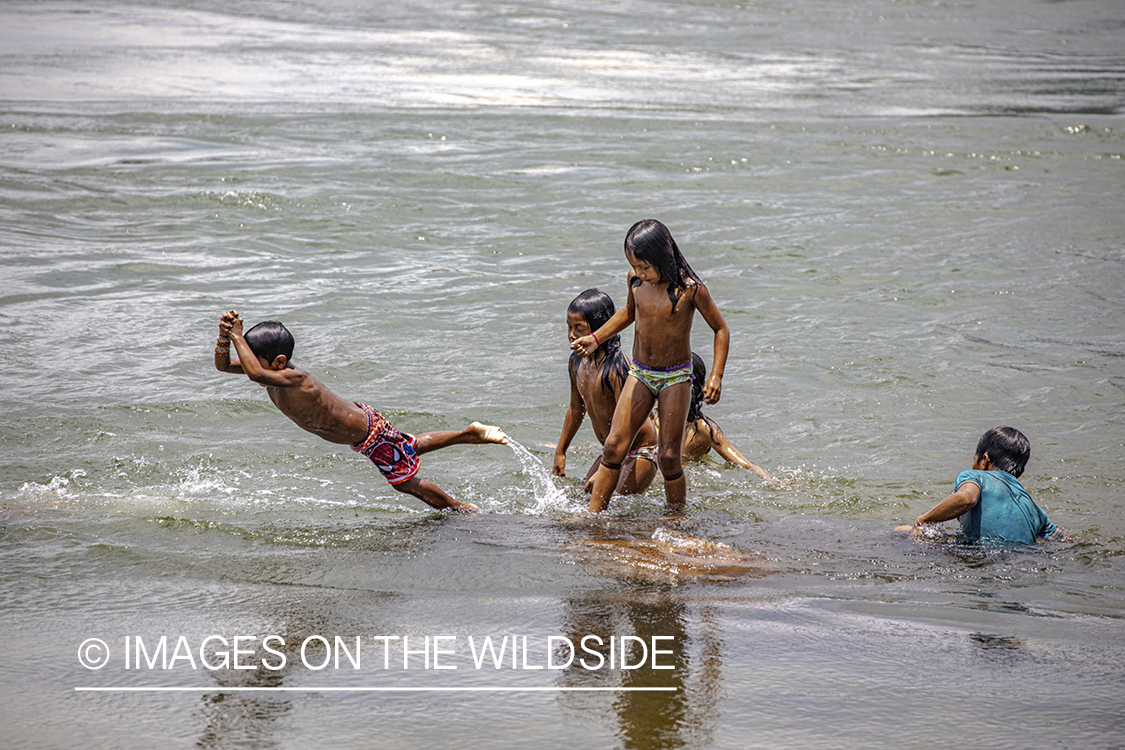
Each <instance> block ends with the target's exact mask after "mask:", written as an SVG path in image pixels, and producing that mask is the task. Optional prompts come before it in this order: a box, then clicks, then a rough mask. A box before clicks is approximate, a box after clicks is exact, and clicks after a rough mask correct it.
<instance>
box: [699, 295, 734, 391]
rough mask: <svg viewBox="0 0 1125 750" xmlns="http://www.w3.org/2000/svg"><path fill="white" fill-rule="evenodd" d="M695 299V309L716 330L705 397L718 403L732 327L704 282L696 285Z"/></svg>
mask: <svg viewBox="0 0 1125 750" xmlns="http://www.w3.org/2000/svg"><path fill="white" fill-rule="evenodd" d="M693 301H694V302H695V309H696V310H699V314H700V315H702V316H703V320H705V321H707V325H709V326H710V327H711V330H712V331H714V332H715V355H714V360H713V361H712V362H711V372H710V374H709V375H708V376H707V382H706V383H704V384H703V399H704V400H705V401H706V402H707V403H709V404H716V403H718V402H719V397H720V396H721V395H722V393H723V373H724V372H725V371H726V367H727V353H728V352H729V351H730V328H728V327H727V322H726V320H724V319H723V314H722V313H720V312H719V308H718V307H717V306H716V305H715V300H713V299H711V293H710V292H709V291H707V287H705V286H704V285H703V284H699V285H697V286H696V287H695V293H694V296H693Z"/></svg>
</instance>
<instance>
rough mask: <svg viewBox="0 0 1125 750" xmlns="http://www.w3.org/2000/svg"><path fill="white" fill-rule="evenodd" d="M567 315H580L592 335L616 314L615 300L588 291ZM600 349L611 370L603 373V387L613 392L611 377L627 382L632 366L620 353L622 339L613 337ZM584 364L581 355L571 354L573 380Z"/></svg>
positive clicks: (580, 295)
mask: <svg viewBox="0 0 1125 750" xmlns="http://www.w3.org/2000/svg"><path fill="white" fill-rule="evenodd" d="M566 311H567V313H568V314H569V313H574V314H576V315H581V316H582V319H583V320H585V321H586V325H588V326H589V327H590V332H591V333H593V332H594V331H596V330H598V329H599V328H601V327H602V326H604V325H605V324H606V323H607V322H608V321H609V319H610V318H612V317H613V314H614V313H615V312H617V308H616V306H615V305H614V304H613V299H612V298H611V297H610V296H609V295H608V294H606V293H605V292H603V291H602V290H600V289H587V290H586V291H584V292H582V293H581V294H579V295H578V296H577V297H575V298H574V299H573V300H571V301H570V304H569V305H567V308H566ZM598 350H599V351H601V352H604V354H605V357H606V362H607V363H608V365H609V366H608V367H606V368H604V369H603V370H602V388H603V389H604V390H607V391H612V390H613V383H612V381H611V380H610V376H611V375H614V376H616V377H617V378H618V379H619V380H620V381H621V382H624V381H625V377H626V375H628V370H629V363H628V362H626V361H625V355H624V354H622V353H621V336H620V334H614V335H613V336H610V337H609V338H608V339H606V340H605V341H603V342H601V346H599V347H598ZM581 361H582V356H581V355H580V354H572V355H571V357H570V377H571V379H572V380H573V379H574V377H575V372H577V369H578V363H579V362H581Z"/></svg>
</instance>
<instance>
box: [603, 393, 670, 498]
mask: <svg viewBox="0 0 1125 750" xmlns="http://www.w3.org/2000/svg"><path fill="white" fill-rule="evenodd" d="M689 395H690V394H689ZM653 400H654V399H653V396H652V391H650V390H649V389H648V388H647V387H646V386H645V385H644V384H643V383H641V381H639V380H637V379H636V378H635V377H633V376H632V375H630V376H629V377H628V378H627V379H626V380H625V385H624V386H623V387H622V389H621V396H620V397H619V398H618V399H617V408H615V409H614V410H613V422H612V423H611V424H610V428H609V437H607V438H606V440H605V445H603V446H602V465H601V467H600V468H599V469H598V473H597V474H595V475H594V486H593V490H592V492H591V493H590V512H591V513H601V512H602V511H603V510H605V509H606V506H608V505H609V498H610V496H611V495H612V494H613V491H614V489H615V488H616V487H617V482H618V479H620V477H621V465H622V464H623V463H624V461H625V457H626V455H627V454H628V452H629V446H630V445H632V444H633V439H634V438H635V437H636V436H637V432H638V431H639V430H640V429H641V425H643V424H644V423H645V420H646V419H648V413H649V412H650V411H651V410H652V403H653ZM685 414H686V412H685Z"/></svg>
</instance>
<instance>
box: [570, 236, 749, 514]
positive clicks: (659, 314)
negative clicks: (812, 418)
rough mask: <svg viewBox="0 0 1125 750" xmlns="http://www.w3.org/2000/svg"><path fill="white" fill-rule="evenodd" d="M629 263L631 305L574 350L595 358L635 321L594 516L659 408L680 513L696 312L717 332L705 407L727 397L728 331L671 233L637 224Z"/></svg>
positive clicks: (628, 243) (667, 476)
mask: <svg viewBox="0 0 1125 750" xmlns="http://www.w3.org/2000/svg"><path fill="white" fill-rule="evenodd" d="M625 258H626V260H628V261H629V267H630V270H629V277H628V279H629V298H628V301H627V302H626V303H625V306H624V307H622V308H621V309H620V310H618V311H617V312H616V313H614V315H613V317H612V318H610V319H609V320H608V321H607V322H606V323H605V324H604V325H603V326H601V327H600V328H599V329H598V330H596V331H594V332H593V333H591V334H590V335H589V336H583V337H581V338H579V339H576V340H575V341H574V343H572V344H571V347H570V348H571V349H573V350H574V351H576V352H578V353H579V354H581V355H582V356H584V357H587V356H590V355H591V354H593V353H594V352H595V351H597V350H598V347H599V346H600V345H601V342H602V341H605V340H607V339H609V338H610V337H611V336H615V335H617V334H619V333H620V332H621V331H623V330H624V329H625V328H627V327H628V326H629V324H631V323H633V322H634V321H636V323H637V327H636V329H634V334H633V362H632V366H631V367H630V369H629V377H628V379H626V381H625V386H624V388H622V390H621V396H620V397H619V398H618V400H617V407H616V408H615V409H614V412H613V422H612V424H611V426H610V430H609V436H608V437H607V438H606V440H605V444H604V446H603V448H602V465H601V468H599V469H598V472H597V474H595V475H594V486H593V492H592V495H591V498H590V511H591V512H592V513H600V512H601V511H602V510H604V509H605V507H606V506H607V505H608V504H609V498H610V496H611V495H612V493H613V490H614V488H615V487H616V485H617V480H618V476H619V475H620V473H621V465H622V462H623V461H624V460H625V456H626V454H627V453H628V451H629V447H630V446H631V445H632V443H633V440H634V438H635V437H636V435H637V432H638V430H640V429H641V427H642V426H643V425H644V424H645V421H646V420H647V419H648V416H649V412H650V411H652V407H653V404H655V405H656V409H657V414H658V416H659V418H660V449H659V452H658V456H657V465H658V466H659V468H660V472H661V474H663V475H664V496H665V498H666V499H667V501H668V504H669V505H670V506H674V507H678V506H682V505H683V503H684V499H685V497H686V495H687V482H686V480H685V479H684V470H683V466H682V465H681V453H682V447H683V438H684V425H685V423H686V421H687V413H688V407H689V406H690V404H691V378H692V364H691V323H692V319H693V318H694V317H695V311H696V310H698V311H699V313H700V315H702V316H703V320H705V321H706V322H707V325H708V326H710V327H711V330H712V331H714V332H715V349H714V360H713V363H712V365H711V375H710V377H708V378H707V382H706V383H705V384H704V386H703V396H704V399H705V400H706V401H707V403H709V404H713V403H716V402H717V401H718V400H719V396H720V394H721V392H722V384H723V371H724V369H725V368H726V363H727V350H728V348H729V346H730V329H728V328H727V324H726V321H724V320H723V316H722V314H720V313H719V309H718V308H717V307H716V306H715V302H714V301H713V300H712V299H711V295H710V293H709V292H708V291H707V287H705V286H704V285H703V282H702V281H700V279H699V276H697V275H696V273H695V271H693V270H692V268H691V266H690V265H688V262H687V260H685V259H684V256H683V255H682V254H681V253H680V249H679V247H677V246H676V241H675V240H674V239H672V233H671V232H669V231H668V227H666V226H664V225H663V224H661V223H660V222H659V221H656V220H655V219H645V220H644V221H638V222H637V223H636V224H634V225H633V226H632V227H631V228H630V229H629V233H628V234H627V235H626V236H625Z"/></svg>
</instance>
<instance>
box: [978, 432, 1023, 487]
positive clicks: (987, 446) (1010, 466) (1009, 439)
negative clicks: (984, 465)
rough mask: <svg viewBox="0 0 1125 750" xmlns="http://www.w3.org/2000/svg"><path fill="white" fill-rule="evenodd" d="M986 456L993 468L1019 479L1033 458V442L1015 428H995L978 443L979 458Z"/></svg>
mask: <svg viewBox="0 0 1125 750" xmlns="http://www.w3.org/2000/svg"><path fill="white" fill-rule="evenodd" d="M985 454H987V455H988V460H989V461H991V462H992V466H993V468H996V469H999V470H1000V471H1006V472H1008V473H1009V474H1011V475H1012V476H1014V477H1017V478H1018V477H1019V475H1020V474H1023V468H1024V467H1025V466H1027V460H1028V459H1029V458H1031V441H1030V440H1028V439H1027V436H1026V435H1024V434H1023V433H1022V432H1020V431H1019V430H1017V429H1016V428H1015V427H993V428H992V429H991V430H989V431H988V432H986V433H984V435H982V436H981V439H980V442H978V443H977V454H976V455H977V458H983V457H984V456H985Z"/></svg>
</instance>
